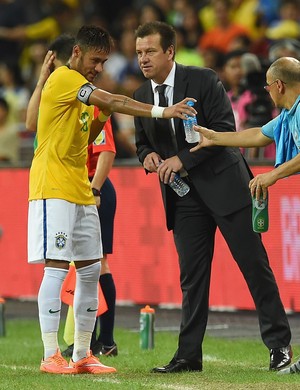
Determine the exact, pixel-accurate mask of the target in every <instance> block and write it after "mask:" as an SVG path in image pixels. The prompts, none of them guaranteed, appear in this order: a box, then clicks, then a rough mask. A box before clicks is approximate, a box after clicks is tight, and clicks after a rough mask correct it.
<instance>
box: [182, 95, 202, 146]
mask: <svg viewBox="0 0 300 390" xmlns="http://www.w3.org/2000/svg"><path fill="white" fill-rule="evenodd" d="M187 105H188V106H190V107H192V106H193V105H194V102H193V101H192V100H189V101H188V102H187ZM194 125H197V119H196V117H195V116H191V115H186V119H183V127H184V131H185V140H186V141H187V142H188V143H190V144H194V143H196V142H199V141H200V133H198V132H197V131H195V130H194V129H193V126H194Z"/></svg>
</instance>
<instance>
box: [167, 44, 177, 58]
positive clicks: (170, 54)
mask: <svg viewBox="0 0 300 390" xmlns="http://www.w3.org/2000/svg"><path fill="white" fill-rule="evenodd" d="M167 53H168V57H169V58H170V59H173V58H174V53H175V48H174V46H173V45H171V46H169V47H168V49H167Z"/></svg>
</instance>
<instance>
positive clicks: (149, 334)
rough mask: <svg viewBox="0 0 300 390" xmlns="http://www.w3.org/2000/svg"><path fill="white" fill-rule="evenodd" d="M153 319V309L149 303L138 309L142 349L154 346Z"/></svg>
mask: <svg viewBox="0 0 300 390" xmlns="http://www.w3.org/2000/svg"><path fill="white" fill-rule="evenodd" d="M154 319H155V310H154V309H153V308H152V307H150V306H149V305H146V306H145V307H143V308H142V309H141V310H140V347H141V348H142V349H153V348H154Z"/></svg>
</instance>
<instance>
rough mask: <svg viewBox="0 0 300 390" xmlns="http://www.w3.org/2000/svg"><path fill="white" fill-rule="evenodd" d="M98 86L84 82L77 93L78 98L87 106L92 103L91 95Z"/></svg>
mask: <svg viewBox="0 0 300 390" xmlns="http://www.w3.org/2000/svg"><path fill="white" fill-rule="evenodd" d="M95 89H97V87H95V86H94V85H93V84H90V83H86V84H84V85H83V86H82V87H81V88H80V90H79V91H78V94H77V99H78V100H80V101H81V102H82V103H84V104H86V105H87V106H89V105H90V103H89V98H90V96H91V93H92V92H93V91H95Z"/></svg>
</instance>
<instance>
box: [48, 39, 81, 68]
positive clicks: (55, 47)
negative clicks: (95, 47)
mask: <svg viewBox="0 0 300 390" xmlns="http://www.w3.org/2000/svg"><path fill="white" fill-rule="evenodd" d="M74 44H75V38H74V37H73V36H72V35H69V34H61V35H59V36H58V37H57V38H56V39H55V40H54V41H53V42H51V43H50V45H49V50H52V51H54V52H55V55H56V58H57V59H58V60H59V61H61V62H62V63H67V62H68V61H69V58H70V57H71V55H72V49H73V46H74Z"/></svg>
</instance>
